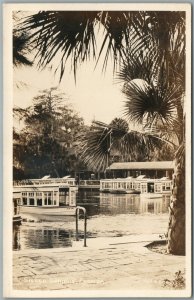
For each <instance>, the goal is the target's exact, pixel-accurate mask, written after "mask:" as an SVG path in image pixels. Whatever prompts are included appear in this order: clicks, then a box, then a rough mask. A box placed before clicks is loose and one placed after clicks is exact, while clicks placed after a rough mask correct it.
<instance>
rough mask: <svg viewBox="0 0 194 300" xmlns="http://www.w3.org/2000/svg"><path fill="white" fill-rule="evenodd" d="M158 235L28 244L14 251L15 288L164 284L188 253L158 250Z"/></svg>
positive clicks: (156, 286)
mask: <svg viewBox="0 0 194 300" xmlns="http://www.w3.org/2000/svg"><path fill="white" fill-rule="evenodd" d="M154 239H158V235H155V236H154V235H137V236H131V237H130V236H125V237H117V238H112V237H111V238H106V239H105V238H96V239H88V241H87V244H88V247H86V248H84V247H83V241H79V242H74V244H73V247H72V248H63V249H62V248H58V249H56V248H55V249H46V250H45V249H42V250H24V251H18V252H14V255H13V288H14V289H15V290H85V289H87V290H92V289H98V290H99V289H101V290H107V289H108V290H113V289H115V290H125V289H126V290H129V289H162V288H165V287H164V280H165V279H174V274H175V272H177V271H178V270H181V271H184V268H185V257H183V256H173V255H164V254H158V253H154V252H152V251H150V250H148V249H147V248H146V247H144V246H145V245H147V244H149V243H150V242H151V241H153V240H154Z"/></svg>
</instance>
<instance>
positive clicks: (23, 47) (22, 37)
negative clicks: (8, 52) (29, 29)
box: [13, 32, 33, 67]
mask: <svg viewBox="0 0 194 300" xmlns="http://www.w3.org/2000/svg"><path fill="white" fill-rule="evenodd" d="M28 54H29V42H28V36H27V35H26V34H23V33H22V34H16V33H15V32H14V34H13V64H14V66H17V67H18V66H22V65H25V66H31V65H32V64H33V63H32V62H31V61H30V60H29V59H28V58H27V55H28Z"/></svg>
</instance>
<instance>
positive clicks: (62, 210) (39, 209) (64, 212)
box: [20, 206, 76, 216]
mask: <svg viewBox="0 0 194 300" xmlns="http://www.w3.org/2000/svg"><path fill="white" fill-rule="evenodd" d="M26 213H28V214H37V215H47V216H74V215H75V213H76V207H75V206H73V207H70V206H68V207H44V206H20V214H26Z"/></svg>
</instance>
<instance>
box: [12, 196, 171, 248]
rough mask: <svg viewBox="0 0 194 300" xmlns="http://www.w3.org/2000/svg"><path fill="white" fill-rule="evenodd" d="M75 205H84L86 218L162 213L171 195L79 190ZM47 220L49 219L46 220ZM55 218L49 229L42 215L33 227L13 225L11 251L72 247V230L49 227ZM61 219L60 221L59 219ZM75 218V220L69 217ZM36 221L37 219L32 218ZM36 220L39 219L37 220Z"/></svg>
mask: <svg viewBox="0 0 194 300" xmlns="http://www.w3.org/2000/svg"><path fill="white" fill-rule="evenodd" d="M76 202H77V205H80V206H83V207H85V208H86V210H87V216H88V218H90V217H92V216H97V217H100V216H101V215H109V216H110V215H118V214H139V215H143V214H147V213H148V214H155V215H157V214H163V213H167V212H168V206H169V203H170V195H163V197H161V198H155V199H146V198H142V195H141V197H140V195H130V194H124V195H114V194H105V193H99V191H88V190H87V191H86V190H82V191H80V192H79V193H78V194H77V199H76ZM47 221H48V220H47ZM53 221H54V222H57V221H58V220H57V219H55V220H53V219H51V220H50V222H49V225H50V226H49V228H48V226H47V228H45V226H44V216H42V223H41V224H38V226H37V227H36V226H35V225H36V224H35V223H33V227H29V228H28V226H26V225H25V223H23V225H18V226H14V228H13V250H23V249H45V248H60V247H71V246H72V241H73V239H75V232H74V231H72V230H64V229H60V228H54V229H53V228H52V222H53ZM60 221H61V220H60ZM72 221H74V220H72ZM35 222H36V221H35ZM39 222H41V220H40V219H39Z"/></svg>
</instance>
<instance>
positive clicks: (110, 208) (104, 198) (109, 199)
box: [77, 192, 170, 216]
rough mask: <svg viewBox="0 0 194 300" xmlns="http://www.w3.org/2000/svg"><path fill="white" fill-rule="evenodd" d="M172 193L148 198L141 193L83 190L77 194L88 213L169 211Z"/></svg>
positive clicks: (113, 213) (153, 212) (78, 199)
mask: <svg viewBox="0 0 194 300" xmlns="http://www.w3.org/2000/svg"><path fill="white" fill-rule="evenodd" d="M169 203H170V195H169V194H166V195H165V194H164V195H163V196H162V197H161V198H155V199H146V198H143V197H140V195H131V194H123V195H116V194H103V193H100V194H99V193H97V192H93V193H92V192H82V193H79V194H78V196H77V204H78V205H82V206H84V207H85V208H86V209H87V215H88V216H93V215H99V214H105V215H116V214H129V213H130V214H144V213H152V214H160V213H167V212H168V206H169Z"/></svg>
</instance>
